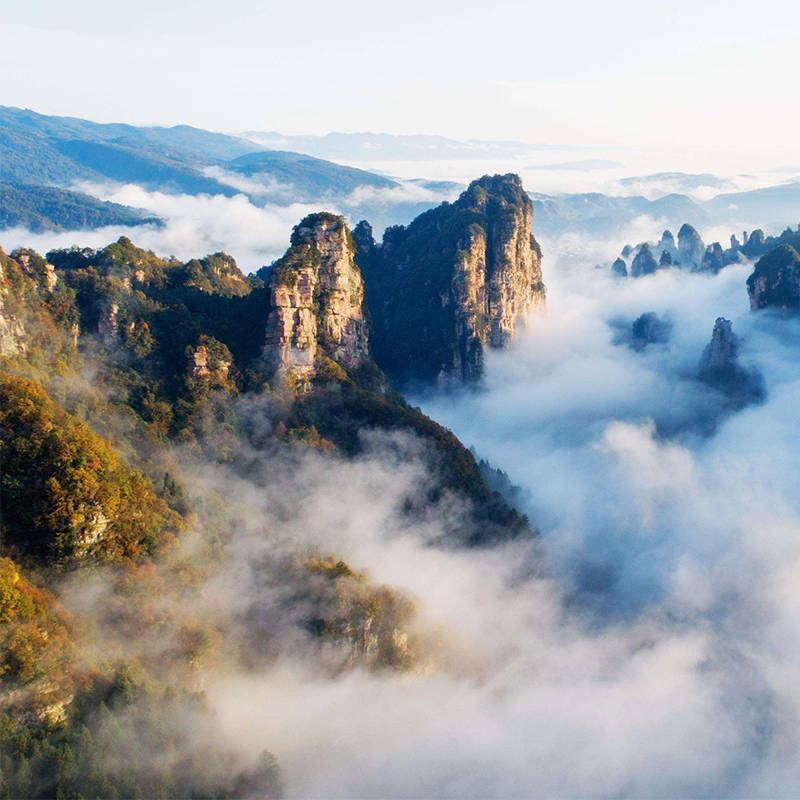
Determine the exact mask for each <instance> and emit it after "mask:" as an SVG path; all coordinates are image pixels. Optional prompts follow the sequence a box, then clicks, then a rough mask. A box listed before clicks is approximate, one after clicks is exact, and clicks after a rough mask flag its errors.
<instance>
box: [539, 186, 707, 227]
mask: <svg viewBox="0 0 800 800" xmlns="http://www.w3.org/2000/svg"><path fill="white" fill-rule="evenodd" d="M530 196H531V199H532V200H533V214H534V219H535V220H536V230H537V231H539V232H540V233H541V234H542V235H547V236H559V235H561V234H564V233H571V232H574V233H585V234H587V235H589V236H596V237H598V238H611V237H613V236H614V235H616V234H618V233H619V232H621V231H622V230H624V229H625V228H626V227H628V226H629V225H630V224H631V223H632V222H633V221H634V220H635V219H636V218H637V217H640V216H642V215H646V216H649V217H652V218H653V219H665V220H667V221H668V224H670V225H680V224H681V223H682V222H685V221H687V220H688V221H689V222H691V224H693V225H695V226H702V225H706V224H708V222H709V221H710V217H709V215H708V213H707V212H706V211H705V210H704V209H703V208H702V207H701V206H700V205H698V204H697V203H695V202H694V200H692V199H691V198H689V197H686V196H685V195H680V194H669V195H666V196H665V197H660V198H658V199H656V200H647V199H646V198H644V197H613V196H610V195H605V194H599V193H597V192H590V193H585V194H561V195H546V194H536V193H531V195H530Z"/></svg>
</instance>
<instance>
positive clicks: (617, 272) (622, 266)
mask: <svg viewBox="0 0 800 800" xmlns="http://www.w3.org/2000/svg"><path fill="white" fill-rule="evenodd" d="M611 272H612V273H613V274H614V276H615V277H617V278H627V277H628V265H627V264H626V263H625V262H624V261H623V260H622V259H621V258H618V259H617V260H616V261H615V262H614V263H613V264H612V265H611Z"/></svg>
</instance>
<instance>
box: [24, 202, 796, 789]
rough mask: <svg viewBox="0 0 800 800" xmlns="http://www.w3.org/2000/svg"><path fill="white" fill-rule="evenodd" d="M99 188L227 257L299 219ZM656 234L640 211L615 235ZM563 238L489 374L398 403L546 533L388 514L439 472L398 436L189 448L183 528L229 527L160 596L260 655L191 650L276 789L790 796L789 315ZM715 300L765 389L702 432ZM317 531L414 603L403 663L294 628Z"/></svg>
mask: <svg viewBox="0 0 800 800" xmlns="http://www.w3.org/2000/svg"><path fill="white" fill-rule="evenodd" d="M112 194H113V196H110V198H109V199H116V200H117V201H118V202H127V203H129V204H131V205H137V206H145V207H148V208H151V210H153V211H155V212H156V213H159V212H160V213H161V214H162V215H163V216H164V217H165V218H166V219H167V227H166V229H165V230H164V231H162V232H159V231H155V230H153V231H151V232H150V235H152V236H153V237H154V238H153V240H152V242H154V243H153V244H150V243H148V242H146V244H148V246H153V247H157V249H162V250H163V248H164V247H165V246H166V243H167V242H171V243H172V247H173V248H177V247H183V246H186V247H188V246H189V244H190V238H191V237H193V236H199V237H200V239H199V241H200V242H202V243H203V245H202V246H200V248H199V249H200V250H201V251H202V250H203V249H207V250H213V249H218V247H219V246H224V247H225V249H230V251H231V252H233V254H234V255H235V256H236V257H237V258H242V256H241V255H240V254H241V253H251V254H258V253H262V252H263V253H265V254H266V253H268V252H269V248H270V247H272V246H273V245H272V244H271V243H272V242H273V241H275V242H277V240H278V239H279V238H282V241H281V242H280V248H279V251H282V249H283V247H284V246H285V242H286V239H287V238H288V230H289V228H290V227H291V224H294V223H295V222H296V221H297V219H299V217H300V216H302V214H303V213H305V209H303V208H301V207H292V209H277V208H268V209H263V210H262V209H258V208H256V207H254V206H252V205H251V204H250V203H248V202H247V201H246V199H245V198H243V197H241V196H240V197H237V198H232V199H230V200H225V199H221V198H186V197H175V196H168V195H160V194H158V193H144V192H142V190H139V189H136V188H135V187H124V188H123V189H115V190H113V193H112ZM147 204H150V205H147ZM284 214H285V216H284ZM289 214H291V215H292V218H291V220H290V219H289ZM659 225H660V223H659V221H657V220H651V219H647V218H644V219H641V220H638V221H637V227H636V230H635V231H632V232H631V233H633V234H635V235H633V236H631V237H630V239H631V240H634V241H638V240H641V238H644V237H645V236H649V235H650V234H649V233H647V232H648V231H652V232H653V235H655V234H656V233H658V232H659V231H658V230H657V228H658V227H659ZM92 235H95V234H92ZM98 235H100V234H98ZM68 236H70V237H75V234H68ZM158 236H163V237H166V238H162V239H158V238H156V237H158ZM637 237H639V238H637ZM137 239H138V237H137ZM104 241H105V240H104ZM158 242H161V243H162V244H160V245H158V244H157V243H158ZM218 242H219V244H217V243H218ZM26 243H30V240H27V241H26ZM70 243H71V241H70ZM80 243H81V244H83V243H85V239H84V238H83V237H82V236H81V241H80ZM564 244H565V243H564V242H563V241H562V242H561V245H559V244H555V243H545V253H546V258H545V262H544V268H545V279H546V281H547V284H548V290H549V295H548V304H549V310H548V313H547V314H546V315H542V316H537V317H532V318H531V319H530V320H528V324H527V327H526V329H525V330H524V331H522V332H521V333H520V335H519V336H518V338H517V340H516V342H515V345H514V347H513V348H512V349H511V350H509V351H508V352H502V353H495V352H492V353H489V354H488V356H487V360H486V364H487V379H486V386H485V389H484V390H483V391H481V392H477V393H465V394H462V395H448V396H441V395H439V396H432V397H423V398H418V399H416V400H414V402H418V403H420V404H421V405H422V406H423V408H424V409H425V410H426V411H427V412H428V413H429V414H430V415H431V416H433V418H434V419H436V420H437V421H439V422H441V423H442V424H444V425H446V426H448V427H450V428H451V429H452V430H453V431H454V432H455V433H456V434H457V435H458V436H459V437H460V438H461V439H462V441H464V442H465V443H466V444H474V445H475V446H476V448H477V451H478V452H479V454H480V455H482V456H486V457H488V458H489V459H490V460H491V461H492V462H493V463H494V464H496V465H498V466H499V467H501V468H502V469H504V470H506V471H507V472H508V473H509V475H510V477H511V479H512V480H513V481H514V482H515V483H518V484H520V485H522V486H523V487H524V488H525V489H526V490H527V491H528V493H529V497H530V502H529V507H528V508H526V509H525V510H526V511H528V512H529V513H530V515H531V517H532V519H533V521H534V522H535V523H536V524H537V525H539V527H540V528H541V530H542V536H541V540H540V542H539V543H538V544H536V545H530V544H529V545H523V544H512V545H508V546H506V547H501V548H497V549H493V550H488V551H483V550H458V549H449V548H442V547H438V546H434V544H433V543H435V542H437V541H438V540H440V539H441V536H442V534H444V533H446V532H447V531H449V530H452V529H453V528H454V527H457V526H458V525H459V524H460V522H461V521H462V519H463V517H462V515H463V513H464V509H463V507H462V504H461V503H460V502H459V501H458V500H457V499H455V498H452V497H447V496H445V497H444V498H443V499H442V501H441V502H439V503H437V504H435V505H433V506H431V507H429V508H428V509H427V512H426V513H425V514H424V515H421V516H418V517H410V516H409V515H408V514H406V513H405V511H404V509H405V508H406V507H407V505H408V500H409V498H419V497H422V496H424V495H425V494H426V489H427V488H429V486H430V484H431V481H432V480H433V477H432V475H431V473H430V472H429V470H428V468H427V462H426V456H425V447H424V444H422V443H421V442H419V441H418V440H415V439H413V438H410V437H405V436H400V435H397V434H391V435H390V434H386V433H380V432H368V431H365V432H363V436H364V445H365V449H364V452H363V454H362V455H360V456H358V457H356V458H353V459H344V458H339V457H336V456H331V455H325V454H320V453H316V452H314V451H307V452H297V451H270V450H258V449H255V448H253V449H252V450H251V449H248V448H246V447H243V448H242V450H241V452H240V453H238V454H237V456H238V457H237V458H236V459H234V460H232V463H231V464H229V465H227V466H220V465H207V464H206V465H199V464H198V463H197V462H196V460H195V458H194V456H192V455H191V454H184V456H183V457H181V464H182V467H180V468H178V469H176V470H175V474H176V476H178V477H179V479H180V482H181V483H182V484H183V486H184V487H185V489H186V491H187V492H188V493H189V495H190V496H191V497H193V498H194V499H195V500H196V501H198V502H197V503H196V507H197V508H198V509H200V511H199V512H198V518H197V520H196V524H197V525H198V526H201V527H202V526H207V528H208V530H209V531H210V532H212V533H216V534H219V535H221V536H223V538H224V540H225V541H226V543H227V544H226V551H225V558H224V559H222V560H221V563H220V565H219V569H218V571H217V572H216V573H215V574H213V575H211V576H210V577H209V578H208V580H207V581H206V583H205V584H204V585H203V587H202V591H198V592H197V594H196V596H195V597H193V598H188V599H187V598H182V599H181V602H182V605H180V606H178V607H176V608H175V609H174V611H175V614H176V615H177V618H178V619H179V620H180V619H183V617H184V616H185V617H187V618H192V617H194V616H197V615H199V616H200V617H202V618H206V619H209V620H212V621H214V622H215V623H216V624H218V625H220V626H221V627H222V628H223V629H224V630H226V631H227V632H229V634H230V637H229V641H228V644H230V645H231V647H232V649H235V648H234V647H233V645H234V643H235V644H236V645H237V646H238V645H240V644H241V645H242V646H243V649H247V647H250V648H251V649H252V651H253V652H254V653H255V656H253V657H252V659H250V660H248V659H242V660H239V661H237V660H236V659H233V660H231V661H229V662H227V663H225V664H222V665H218V666H217V667H214V666H210V667H209V668H208V669H207V671H206V673H205V674H204V675H203V678H204V687H205V692H206V694H207V697H208V702H209V704H210V706H211V708H212V709H213V710H214V712H215V714H216V715H217V718H218V720H219V722H220V725H221V728H222V731H221V733H220V734H219V735H220V737H221V740H222V741H224V743H225V744H226V746H227V747H228V748H232V749H233V750H234V751H235V752H237V753H239V754H240V756H241V758H242V761H243V762H244V763H246V762H248V761H249V760H250V759H251V758H252V757H255V756H256V755H257V754H258V753H259V752H261V751H262V750H263V749H265V748H266V749H269V750H271V751H272V752H274V753H275V754H276V755H277V756H278V759H279V761H280V763H281V766H282V769H283V775H284V779H285V782H286V787H287V793H288V795H289V796H290V797H321V796H324V797H332V798H333V797H346V798H356V797H359V798H360V797H363V798H367V797H387V798H391V797H397V798H405V797H432V798H433V797H436V798H438V797H441V798H447V797H474V798H486V797H504V798H505V797H543V798H551V797H583V796H593V797H643V796H644V797H676V796H680V797H688V796H703V797H752V796H770V797H781V796H785V797H792V796H794V795H796V793H797V792H796V790H797V786H798V783H800V769H799V768H798V766H797V765H798V764H800V759H798V755H800V753H798V745H797V742H798V741H799V740H800V737H798V728H799V727H800V700H798V693H797V687H798V685H800V669H799V668H798V666H797V657H796V642H797V638H798V635H800V591H798V589H797V587H798V586H800V501H799V500H798V499H797V491H796V487H797V477H798V475H799V474H800V428H798V425H797V413H796V398H797V392H798V390H800V352H798V347H800V346H799V345H798V342H800V321H798V320H792V319H781V318H778V317H772V316H770V315H769V314H757V315H755V314H751V313H750V312H749V310H748V301H747V294H746V290H745V285H744V281H745V279H746V276H747V274H748V272H749V270H750V267H749V266H748V265H746V264H742V265H735V266H731V267H728V268H726V269H725V270H723V271H722V272H720V273H719V274H718V275H716V276H707V275H700V274H687V273H682V272H678V271H661V272H658V273H656V274H655V275H653V276H650V277H647V278H642V279H638V280H628V281H620V280H614V279H612V278H611V276H610V275H609V274H608V272H607V271H604V270H596V269H594V268H593V264H594V262H595V261H596V260H599V257H600V255H601V254H602V253H604V252H605V251H606V250H607V249H608V248H610V247H611V245H613V247H614V252H617V251H618V250H619V248H620V246H621V244H622V243H621V242H619V241H617V242H614V243H611V244H609V243H605V242H600V243H598V242H593V241H591V240H590V239H588V238H587V237H574V238H573V240H572V241H571V242H568V243H567V244H569V245H570V250H569V252H564V251H563V250H562V251H559V250H558V247H559V246H564ZM37 246H38V245H37ZM51 246H52V245H51ZM191 248H192V249H191V252H187V253H185V254H184V253H183V251H177V252H176V254H179V255H181V256H182V257H188V256H189V255H197V253H198V241H197V240H194V239H192V241H191ZM42 249H46V248H42ZM167 249H170V248H167ZM253 257H254V258H255V255H254V256H253ZM254 263H257V262H254ZM646 311H653V312H655V313H657V314H659V315H660V316H664V317H668V318H669V319H670V320H671V321H672V331H673V332H672V335H671V337H670V339H669V341H667V342H664V343H660V344H655V345H652V346H648V347H647V348H645V349H644V350H642V351H641V352H636V351H634V350H633V349H632V348H630V347H628V346H627V345H626V344H625V343H624V342H620V340H619V337H618V336H617V333H618V330H619V326H620V325H629V324H631V323H632V322H633V320H634V319H636V318H637V317H638V316H640V315H641V314H642V313H643V312H646ZM718 316H725V317H727V318H728V319H731V320H733V325H734V330H735V331H736V333H737V334H738V335H739V336H741V337H742V339H743V342H744V345H743V358H744V360H745V362H746V363H748V364H753V365H757V366H758V367H759V369H760V370H761V371H762V372H763V374H764V377H765V381H766V384H767V390H768V397H767V401H766V402H765V403H764V404H763V405H760V406H752V407H749V408H747V409H746V410H744V411H742V412H740V413H738V414H736V415H734V416H731V417H729V418H725V419H717V422H718V423H719V424H718V427H716V428H715V429H712V431H713V432H711V433H709V431H708V430H706V429H704V428H702V426H701V427H698V421H703V420H705V419H707V418H708V416H709V415H711V416H712V417H713V416H714V415H715V414H716V413H717V412H718V409H719V406H718V398H716V397H715V395H714V393H713V391H712V390H710V389H708V388H707V387H704V386H702V385H701V384H700V383H698V382H697V381H696V380H695V374H696V370H697V366H698V362H699V359H700V356H701V353H702V350H703V347H704V346H705V345H706V344H707V343H708V341H709V339H710V336H711V331H712V328H713V325H714V321H715V319H716V318H717V317H718ZM237 413H238V414H239V416H240V418H243V417H246V418H247V420H248V423H249V427H250V429H251V430H257V429H259V428H263V429H264V430H269V429H271V426H273V425H274V424H276V421H277V419H278V418H279V413H280V409H279V404H278V403H276V402H273V401H272V400H270V399H269V398H260V399H254V398H250V399H247V400H243V401H242V404H241V405H240V407H238V408H237ZM715 419H716V418H715ZM253 438H254V439H257V437H256V436H255V435H254V437H253ZM176 457H178V456H176ZM225 498H235V503H226V502H225ZM191 541H192V540H191V539H189V540H188V541H187V543H186V545H185V551H184V552H185V553H187V554H188V555H189V556H191ZM309 552H323V553H325V554H327V553H331V554H333V555H335V556H336V557H337V558H342V559H344V560H346V561H347V562H348V563H349V564H350V565H351V566H352V567H353V568H355V569H358V570H365V571H366V572H367V573H368V575H369V579H370V580H372V581H374V582H375V583H386V584H388V585H390V586H395V587H402V589H403V590H405V591H407V592H408V593H409V594H410V595H411V596H412V597H413V598H414V602H415V605H416V607H417V609H418V618H417V621H416V623H415V631H416V633H417V635H418V636H419V637H420V641H421V642H423V643H424V648H425V658H423V659H421V662H420V663H421V667H420V669H419V670H418V671H417V672H412V673H406V674H400V673H386V672H379V673H375V672H371V671H369V670H367V669H366V668H354V669H350V670H345V671H342V670H340V669H339V670H336V669H331V668H330V660H326V656H325V655H324V654H322V655H321V654H320V651H319V649H318V648H315V646H314V644H313V642H311V641H310V637H308V636H307V635H306V634H305V632H304V630H303V628H302V625H300V624H299V623H300V622H302V619H303V615H304V613H305V612H306V611H307V606H304V605H303V602H304V601H303V600H302V597H301V598H300V599H299V600H298V586H297V585H296V584H295V583H293V581H292V580H291V576H292V574H293V573H292V572H291V570H288V569H287V566H286V565H287V563H288V561H289V560H290V559H291V558H293V557H298V556H302V555H304V554H308V553H309ZM83 588H85V587H82V588H81V591H77V590H76V591H74V592H72V593H71V594H68V595H67V597H66V599H65V601H66V602H67V603H68V605H70V606H71V607H72V608H73V610H74V611H75V612H76V613H78V614H85V615H89V614H98V613H99V614H101V615H102V614H104V613H106V612H105V609H107V610H108V611H110V612H111V613H112V614H113V613H114V612H115V606H114V604H113V603H111V602H98V601H97V598H98V597H105V598H107V595H106V594H103V591H105V590H106V589H107V587H105V589H104V587H102V586H101V587H100V589H97V590H96V591H95V592H94V593H88V592H85V591H83ZM300 588H302V587H300ZM101 622H102V620H101ZM169 644H170V643H169V640H168V639H167V638H160V639H158V638H157V639H156V640H154V641H151V640H146V641H142V642H131V641H124V642H122V643H121V644H120V646H124V647H125V648H131V649H133V651H134V652H138V651H137V650H136V648H137V647H141V648H143V649H144V650H145V651H158V650H159V648H164V647H168V646H169ZM245 646H247V647H245Z"/></svg>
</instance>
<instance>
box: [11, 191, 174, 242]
mask: <svg viewBox="0 0 800 800" xmlns="http://www.w3.org/2000/svg"><path fill="white" fill-rule="evenodd" d="M158 224H161V221H160V220H159V219H158V217H154V216H148V215H147V214H146V212H144V211H140V210H139V209H135V208H131V207H130V206H123V205H119V204H118V203H108V202H104V201H102V200H96V199H95V198H94V197H90V196H89V195H87V194H83V193H82V192H71V191H69V190H67V189H57V188H55V187H53V186H27V185H25V184H14V183H0V230H4V229H6V228H14V227H23V228H27V229H28V230H31V231H33V232H34V233H38V232H40V231H75V230H81V229H86V228H102V227H104V226H106V225H130V226H135V225H158Z"/></svg>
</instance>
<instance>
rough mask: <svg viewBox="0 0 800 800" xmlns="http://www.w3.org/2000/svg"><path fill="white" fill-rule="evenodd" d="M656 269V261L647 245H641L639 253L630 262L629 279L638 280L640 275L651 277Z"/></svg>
mask: <svg viewBox="0 0 800 800" xmlns="http://www.w3.org/2000/svg"><path fill="white" fill-rule="evenodd" d="M657 269H658V261H656V260H655V257H654V256H653V253H652V251H651V250H650V245H649V244H643V245H642V246H641V247H640V248H639V252H638V253H637V254H636V257H635V258H634V259H633V261H632V262H631V277H633V278H638V277H639V276H641V275H652V274H653V273H654V272H655V271H656V270H657Z"/></svg>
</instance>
